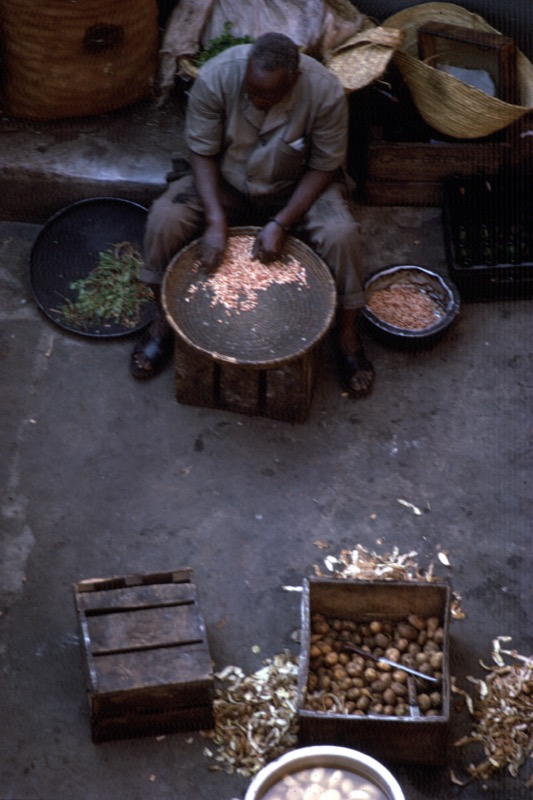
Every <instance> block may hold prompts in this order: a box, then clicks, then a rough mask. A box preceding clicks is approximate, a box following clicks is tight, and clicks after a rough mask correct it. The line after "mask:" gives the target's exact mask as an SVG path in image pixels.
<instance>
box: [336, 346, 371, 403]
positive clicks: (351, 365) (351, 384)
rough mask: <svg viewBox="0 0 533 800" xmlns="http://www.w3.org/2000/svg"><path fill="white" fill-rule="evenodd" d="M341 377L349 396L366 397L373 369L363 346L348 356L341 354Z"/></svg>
mask: <svg viewBox="0 0 533 800" xmlns="http://www.w3.org/2000/svg"><path fill="white" fill-rule="evenodd" d="M341 359H342V360H341V379H342V383H343V386H344V389H345V391H346V392H347V393H348V394H349V395H350V397H354V398H358V397H366V396H367V395H369V394H370V392H371V391H372V387H373V385H374V378H375V375H376V373H375V370H374V366H373V364H372V362H371V361H369V360H368V358H367V357H366V355H365V351H364V350H363V348H361V349H360V350H357V351H356V352H355V353H352V354H350V355H349V356H346V355H343V356H341Z"/></svg>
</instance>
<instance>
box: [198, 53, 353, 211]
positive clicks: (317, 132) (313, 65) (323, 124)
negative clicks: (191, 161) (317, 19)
mask: <svg viewBox="0 0 533 800" xmlns="http://www.w3.org/2000/svg"><path fill="white" fill-rule="evenodd" d="M250 49H251V45H249V44H247V45H237V46H235V47H232V48H230V49H229V50H226V51H224V52H223V53H220V55H218V56H216V57H215V58H213V59H211V60H210V61H208V62H207V63H206V64H205V65H204V66H203V67H202V69H201V70H200V72H199V75H198V77H197V79H196V80H195V82H194V85H193V88H192V90H191V92H190V96H189V100H188V106H187V117H186V128H185V136H186V142H187V145H188V147H189V148H190V149H191V150H192V151H193V152H195V153H198V154H199V155H203V156H216V157H218V161H219V167H220V170H221V173H222V175H223V177H224V178H225V180H226V181H227V182H228V183H230V184H231V185H232V186H234V187H235V188H236V189H238V190H239V191H241V192H243V193H246V194H249V195H252V196H259V195H265V194H270V193H274V192H281V191H283V190H287V189H289V188H290V187H292V186H294V184H295V183H296V182H297V181H298V180H299V179H300V178H301V176H302V175H303V174H304V173H305V172H306V171H307V170H309V169H316V170H323V171H330V170H335V169H337V168H338V167H340V166H343V165H344V161H345V155H346V146H347V130H348V111H347V103H346V97H345V94H344V89H343V88H342V86H341V84H340V82H339V81H338V79H337V78H336V77H335V76H334V75H333V74H332V73H330V72H329V71H328V70H327V69H326V67H324V66H323V65H322V64H320V63H319V62H318V61H316V60H315V59H313V58H311V57H310V56H306V55H303V54H302V55H300V72H301V74H300V75H299V77H298V80H297V82H296V84H295V86H294V87H293V89H292V90H291V91H290V92H289V93H288V94H287V95H286V96H285V97H284V98H282V100H281V101H280V102H279V103H277V104H276V105H275V106H274V107H273V108H271V109H269V110H268V112H265V111H259V110H258V109H256V108H255V107H254V106H253V105H252V104H251V103H250V102H249V100H248V97H247V95H246V93H245V91H244V88H243V82H244V74H245V71H246V65H247V60H248V55H249V52H250Z"/></svg>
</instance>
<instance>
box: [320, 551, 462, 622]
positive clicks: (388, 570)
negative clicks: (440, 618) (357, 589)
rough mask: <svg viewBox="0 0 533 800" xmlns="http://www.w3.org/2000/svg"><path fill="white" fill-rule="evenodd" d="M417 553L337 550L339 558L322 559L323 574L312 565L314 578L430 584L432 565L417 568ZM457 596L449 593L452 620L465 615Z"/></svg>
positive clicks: (459, 597) (437, 579)
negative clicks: (450, 595) (421, 582)
mask: <svg viewBox="0 0 533 800" xmlns="http://www.w3.org/2000/svg"><path fill="white" fill-rule="evenodd" d="M417 556H418V553H417V552H416V550H411V551H410V552H408V553H400V550H399V549H398V547H394V548H393V550H392V552H391V553H384V554H382V555H379V554H378V553H376V552H374V551H369V550H366V549H365V548H364V547H363V545H361V544H357V545H356V546H355V548H354V549H353V550H348V549H345V550H341V552H340V554H339V556H337V557H335V556H326V558H325V559H324V567H325V570H326V571H324V570H323V569H322V568H321V567H319V566H318V565H317V564H315V565H314V566H313V569H314V573H315V575H316V576H317V577H318V578H339V579H341V580H342V579H347V580H363V581H369V580H370V581H372V580H390V581H424V582H427V583H431V582H433V581H439V580H440V578H439V577H438V576H437V575H435V573H434V566H433V564H432V563H430V564H429V566H428V567H427V569H423V568H421V567H420V566H419V565H418V563H417V561H416V558H417ZM461 599H462V598H461V595H460V594H458V593H457V592H452V597H451V600H450V614H451V616H452V618H453V619H464V618H465V616H466V615H465V614H464V613H463V611H462V609H461Z"/></svg>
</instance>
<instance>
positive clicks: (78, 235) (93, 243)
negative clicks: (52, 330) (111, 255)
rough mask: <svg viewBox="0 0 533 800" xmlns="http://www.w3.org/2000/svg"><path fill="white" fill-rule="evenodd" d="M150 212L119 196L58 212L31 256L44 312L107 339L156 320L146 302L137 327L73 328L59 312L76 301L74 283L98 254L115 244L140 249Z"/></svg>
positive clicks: (112, 324)
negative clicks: (128, 245) (66, 303)
mask: <svg viewBox="0 0 533 800" xmlns="http://www.w3.org/2000/svg"><path fill="white" fill-rule="evenodd" d="M146 215H147V210H146V208H144V206H141V205H139V204H138V203H134V202H131V201H129V200H122V199H121V198H118V197H90V198H87V199H84V200H78V201H76V202H75V203H72V204H71V205H69V206H66V207H65V208H62V209H60V210H59V211H58V212H57V213H55V214H54V215H53V216H52V217H50V219H49V220H48V221H47V222H45V224H44V225H43V227H42V228H41V230H40V232H39V234H38V236H37V238H36V240H35V243H34V245H33V248H32V251H31V257H30V281H31V288H32V291H33V295H34V297H35V301H36V303H37V305H38V306H39V308H40V309H41V311H43V312H44V314H46V316H47V317H48V318H49V319H51V320H52V322H54V323H55V324H56V325H59V327H60V328H63V329H64V330H67V331H71V332H72V333H77V334H80V335H82V336H92V337H99V338H109V337H115V336H125V335H129V334H132V333H136V332H138V331H139V330H141V329H142V328H144V327H145V326H146V325H148V324H149V323H150V322H151V321H152V319H153V318H154V317H155V313H156V307H155V303H154V302H149V303H144V304H143V306H142V310H141V317H140V320H139V322H138V324H136V325H134V326H131V327H126V326H124V325H122V324H120V323H117V322H114V321H111V322H109V323H106V324H103V323H102V324H91V325H87V326H84V327H77V326H75V325H70V324H69V323H67V322H66V321H65V320H64V318H63V317H62V315H61V313H60V311H59V310H58V309H59V308H60V306H61V305H63V303H64V302H65V300H67V299H70V300H75V298H76V293H75V292H74V291H73V290H72V289H71V286H70V284H71V283H72V282H73V281H76V280H79V279H80V278H86V277H87V275H88V274H89V273H90V272H91V270H93V269H94V268H95V267H96V265H97V263H98V256H99V253H100V252H101V251H103V250H107V249H108V248H109V247H110V246H112V245H113V244H118V243H119V242H130V243H131V244H132V245H135V246H136V247H137V248H138V249H139V250H141V251H142V243H143V234H144V226H145V222H146Z"/></svg>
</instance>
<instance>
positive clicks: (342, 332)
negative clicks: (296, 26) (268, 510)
mask: <svg viewBox="0 0 533 800" xmlns="http://www.w3.org/2000/svg"><path fill="white" fill-rule="evenodd" d="M347 128H348V123H347V104H346V99H345V95H344V90H343V88H342V86H341V84H340V83H339V81H338V80H337V78H336V77H335V76H333V75H332V74H331V73H330V72H329V71H328V70H327V69H326V68H325V67H324V66H323V65H322V64H320V63H319V62H318V61H316V60H315V59H313V58H311V57H309V56H306V55H303V54H300V53H299V51H298V48H297V46H296V45H295V44H294V42H293V41H292V40H291V39H289V38H288V37H287V36H284V35H283V34H279V33H267V34H264V35H263V36H261V37H260V38H259V39H257V41H256V42H255V43H254V44H252V45H249V44H245V45H237V46H235V47H232V48H230V49H228V50H226V51H224V52H222V53H220V54H219V55H218V56H216V57H215V58H213V59H211V60H210V61H208V62H207V63H206V64H205V65H204V66H203V67H202V69H201V70H200V72H199V75H198V78H197V79H196V81H195V83H194V85H193V88H192V90H191V92H190V96H189V100H188V107H187V117H186V132H185V133H186V142H187V145H188V147H189V151H190V165H191V169H192V174H190V175H185V176H184V177H181V178H180V179H178V180H176V181H172V182H171V183H170V184H169V185H168V188H167V189H166V191H165V192H164V194H163V195H162V196H161V197H160V198H158V199H157V200H156V201H155V202H154V203H153V205H152V207H151V209H150V212H149V215H148V220H147V226H146V235H145V246H144V253H145V262H146V266H145V269H144V270H143V272H142V278H143V280H144V281H146V282H148V283H150V284H151V285H152V287H153V288H154V291H155V293H156V298H158V305H159V313H158V317H157V319H156V320H155V322H154V323H153V324H152V325H151V327H150V328H149V330H148V331H147V332H146V333H145V334H144V336H143V337H142V338H141V340H140V341H139V343H138V344H137V345H136V347H135V350H134V352H133V353H132V356H131V364H130V367H131V372H132V374H133V375H134V377H136V378H141V379H142V378H149V377H152V376H153V375H156V374H157V373H158V372H159V371H160V370H161V369H162V367H163V366H164V364H165V363H166V362H167V361H168V360H169V357H170V355H171V348H172V333H171V329H170V327H169V324H168V322H167V320H166V319H165V316H164V313H163V311H162V309H161V304H160V290H159V289H158V287H159V286H160V283H161V279H162V275H163V272H164V270H165V268H166V266H167V265H168V263H169V262H170V261H171V259H172V257H173V256H174V255H175V254H176V253H177V252H178V250H180V249H181V248H182V247H183V246H184V245H185V244H187V243H188V242H189V241H191V240H192V239H194V238H197V237H199V236H201V237H202V238H201V245H200V255H201V259H202V262H203V266H204V267H205V268H206V269H207V270H212V269H216V267H217V264H219V263H220V261H221V259H222V257H223V255H224V251H225V248H226V243H227V237H228V227H230V226H233V225H259V226H261V231H260V232H259V234H258V236H257V238H256V241H255V246H254V253H253V254H254V256H256V257H257V258H259V259H260V260H261V261H262V262H265V263H267V262H269V261H271V260H274V259H276V258H278V257H279V255H280V253H281V251H282V248H283V243H284V241H285V237H286V236H287V234H288V233H289V232H290V233H292V234H294V235H296V236H301V237H302V239H303V240H304V241H307V243H308V244H309V245H310V246H311V247H313V248H314V249H315V251H316V252H317V253H318V254H319V255H320V256H321V257H322V258H323V260H324V261H325V262H326V263H327V264H328V266H329V268H330V270H331V272H332V275H333V277H334V280H335V283H336V287H337V295H338V303H339V315H338V316H339V322H338V331H337V336H338V349H339V355H340V369H341V378H342V382H343V386H344V388H345V389H346V390H347V391H348V393H349V394H350V395H351V396H353V397H360V396H363V395H366V394H368V393H369V391H370V390H371V387H372V382H373V379H374V369H373V367H372V364H371V363H370V362H369V361H368V359H367V358H366V357H365V354H364V350H363V347H362V345H361V342H360V339H359V336H358V332H357V327H356V321H357V316H358V312H359V310H360V308H361V307H362V305H363V304H364V299H363V289H362V278H363V271H362V264H361V255H360V236H359V225H358V223H357V222H356V221H355V220H354V218H353V216H352V213H351V211H350V207H349V203H348V194H347V189H346V185H345V176H344V173H343V164H344V159H345V153H346V147H347Z"/></svg>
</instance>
